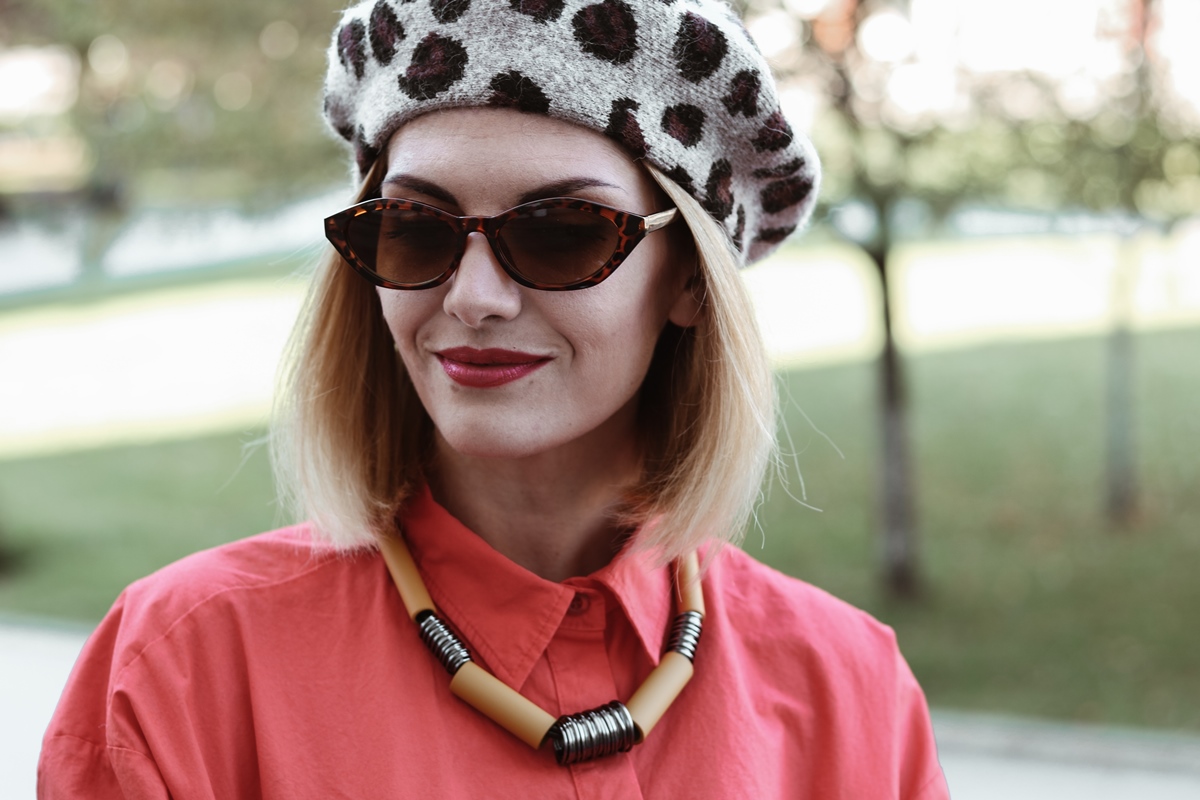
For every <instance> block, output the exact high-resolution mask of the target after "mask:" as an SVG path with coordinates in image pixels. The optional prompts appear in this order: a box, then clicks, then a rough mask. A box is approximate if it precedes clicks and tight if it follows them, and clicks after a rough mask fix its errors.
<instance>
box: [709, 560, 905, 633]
mask: <svg viewBox="0 0 1200 800" xmlns="http://www.w3.org/2000/svg"><path fill="white" fill-rule="evenodd" d="M706 584H711V586H712V588H713V589H714V593H715V594H717V595H719V596H720V598H722V600H723V603H724V605H725V606H726V608H727V609H728V611H729V612H731V613H736V614H737V615H738V616H739V617H743V618H745V619H746V620H747V621H752V622H762V623H770V625H769V627H770V629H773V630H777V631H794V632H797V633H800V634H809V635H818V636H822V638H824V635H827V634H832V635H836V637H837V638H838V639H843V638H845V639H849V640H850V641H851V642H853V643H857V644H860V645H862V646H864V647H874V646H880V645H882V646H887V647H891V646H893V644H894V642H895V635H894V634H893V633H892V629H891V628H889V627H888V626H887V625H884V624H883V623H881V622H879V621H878V620H876V619H875V618H874V617H872V616H871V615H870V614H868V613H866V612H865V611H862V610H861V609H858V608H855V607H854V606H852V605H850V604H849V603H847V602H845V601H844V600H839V599H838V598H836V597H834V596H833V595H831V594H829V593H828V592H826V591H824V590H823V589H819V588H817V587H816V586H813V585H812V584H809V583H805V582H804V581H802V580H799V579H797V578H793V577H791V576H789V575H785V574H783V573H782V572H779V571H778V570H775V569H773V568H771V567H768V566H767V565H765V564H763V563H761V562H759V561H756V560H755V559H754V558H752V557H751V556H750V555H748V554H746V553H745V552H743V551H742V550H739V549H737V548H735V547H725V548H723V549H722V551H721V552H720V554H718V555H717V557H716V558H715V559H713V563H712V565H711V568H710V570H709V577H708V579H707V580H706ZM752 627H759V626H757V625H755V626H752Z"/></svg>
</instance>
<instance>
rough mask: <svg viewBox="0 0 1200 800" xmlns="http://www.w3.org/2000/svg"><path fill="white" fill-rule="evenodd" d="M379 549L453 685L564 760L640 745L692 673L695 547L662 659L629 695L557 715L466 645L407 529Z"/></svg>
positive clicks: (699, 605)
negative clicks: (438, 602)
mask: <svg viewBox="0 0 1200 800" xmlns="http://www.w3.org/2000/svg"><path fill="white" fill-rule="evenodd" d="M380 549H381V550H382V551H383V558H384V561H385V562H386V563H387V568H388V572H389V573H391V576H392V582H393V583H394V584H396V589H397V590H398V591H399V592H400V599H401V600H403V602H404V608H405V609H406V610H407V611H408V616H409V617H411V618H412V620H413V621H414V622H415V623H417V627H418V629H419V630H420V634H421V640H422V641H423V642H425V645H426V646H427V647H428V648H429V649H430V651H431V652H432V653H433V654H434V655H435V656H436V657H437V659H438V661H440V662H441V664H442V666H443V667H445V668H446V671H447V672H449V673H450V676H451V677H450V691H451V692H453V693H454V694H455V695H457V696H458V697H459V698H461V699H462V700H464V701H465V702H466V703H468V704H469V705H471V706H473V707H474V708H475V709H477V710H478V711H480V712H481V713H482V714H483V715H484V716H486V717H489V718H490V719H491V720H493V721H494V722H496V723H497V724H498V725H500V727H502V728H504V729H505V730H507V731H509V732H510V733H512V734H513V735H514V736H516V737H517V738H518V739H520V740H521V741H523V742H525V743H526V744H528V745H529V746H530V747H532V748H534V749H535V750H536V749H538V748H540V747H541V746H542V745H543V744H545V743H546V742H547V741H549V742H550V743H551V744H552V745H553V747H554V757H555V759H556V760H557V761H558V763H559V764H564V765H565V764H575V763H578V762H580V761H589V760H591V759H594V758H600V757H602V756H608V755H613V754H615V753H624V752H626V751H628V750H629V749H630V748H632V747H633V745H635V744H639V743H640V742H642V741H643V740H644V739H645V738H646V736H647V735H649V733H650V731H651V730H652V729H653V728H654V726H655V725H656V724H658V721H659V720H660V719H661V718H662V715H663V714H664V713H665V712H666V710H667V709H668V708H669V707H670V706H671V703H672V702H674V700H675V698H676V697H677V696H678V695H679V693H680V692H681V691H682V690H683V687H684V686H686V685H687V682H688V681H689V680H691V678H692V672H693V667H692V659H693V658H695V655H696V646H697V644H698V643H699V641H700V630H701V622H702V620H703V618H704V593H703V592H702V591H701V588H700V581H699V579H698V575H699V567H698V565H697V561H696V554H695V553H694V552H693V553H689V554H688V555H686V556H685V557H683V558H682V559H680V560H679V562H678V563H677V564H676V569H675V575H676V577H675V597H676V616H675V621H674V622H673V624H672V625H671V635H670V637H669V639H668V644H667V646H666V648H665V649H664V650H663V655H662V659H661V660H660V661H659V663H658V666H657V667H655V668H654V670H653V671H652V672H651V673H650V674H649V675H648V676H647V677H646V680H645V681H644V682H643V683H642V685H641V686H640V687H638V690H637V691H636V692H634V693H633V696H632V697H630V698H629V701H628V702H627V703H622V702H621V701H619V700H613V701H612V702H611V703H607V704H605V705H603V706H600V707H599V708H593V709H590V710H588V711H581V712H579V713H577V714H565V715H563V716H561V717H559V718H558V719H555V718H554V717H553V716H551V715H550V714H548V713H547V712H546V711H544V710H543V709H542V708H540V707H539V706H537V705H536V704H534V703H533V702H532V701H530V700H528V699H526V698H525V697H523V696H522V695H521V694H520V693H519V692H517V691H516V690H515V689H512V688H511V687H509V686H508V685H507V684H506V683H504V682H503V681H501V680H500V679H499V678H497V677H495V676H494V675H492V674H491V673H490V672H487V671H486V670H484V669H483V668H482V667H480V666H479V665H478V664H476V663H475V662H474V661H472V660H471V654H470V652H469V651H468V650H467V648H466V646H465V645H464V644H463V643H462V642H461V641H459V640H458V637H456V636H455V635H454V634H453V633H452V632H451V631H450V629H449V628H448V627H447V626H446V624H445V623H444V622H442V620H440V619H439V618H438V616H437V612H436V610H435V607H434V604H433V599H432V598H431V597H430V596H429V590H428V589H426V588H425V582H424V581H423V580H422V579H421V575H420V573H419V572H418V571H417V565H416V563H414V562H413V558H412V554H411V553H409V551H408V545H406V544H405V543H404V539H403V538H402V537H401V536H398V535H397V536H389V537H387V538H385V539H383V540H382V541H381V544H380Z"/></svg>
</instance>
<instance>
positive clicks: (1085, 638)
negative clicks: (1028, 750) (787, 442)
mask: <svg viewBox="0 0 1200 800" xmlns="http://www.w3.org/2000/svg"><path fill="white" fill-rule="evenodd" d="M1198 356H1200V331H1195V330H1191V331H1183V332H1172V333H1159V334H1153V335H1143V336H1141V337H1139V338H1138V385H1137V389H1136V403H1137V423H1138V425H1137V437H1138V449H1139V460H1140V465H1139V469H1140V478H1141V513H1140V516H1139V519H1138V521H1137V523H1136V524H1135V525H1134V526H1133V527H1132V528H1131V529H1129V530H1116V529H1113V528H1112V527H1111V526H1110V525H1109V524H1108V523H1107V522H1106V520H1105V517H1104V514H1103V509H1104V504H1103V486H1104V463H1103V452H1104V451H1103V441H1104V438H1103V437H1104V408H1103V404H1102V401H1101V398H1102V397H1103V377H1104V343H1103V342H1102V341H1100V340H1095V339H1085V340H1072V341H1062V342H1046V343H1036V344H1022V345H1012V344H1006V345H996V346H992V347H986V348H977V349H972V350H968V351H961V352H949V353H942V354H936V355H926V356H923V357H920V358H915V359H911V360H910V361H909V367H910V372H909V377H910V386H911V389H912V395H913V402H912V422H913V433H914V440H915V451H916V470H915V471H916V476H917V480H918V484H919V499H918V504H917V506H918V511H917V514H918V518H919V525H920V533H921V555H922V559H923V560H922V565H921V566H922V569H923V577H924V595H923V597H922V598H921V599H920V600H918V601H917V602H907V603H902V602H897V601H893V600H889V599H888V598H887V597H886V596H885V595H884V593H883V592H882V591H881V590H880V588H879V582H878V573H877V571H876V568H875V565H876V564H877V559H876V554H877V545H876V539H875V538H874V530H875V520H876V517H875V506H874V504H873V500H872V489H873V486H874V481H875V474H874V471H873V470H874V463H875V462H874V456H875V453H876V440H875V418H874V410H873V397H874V395H873V382H872V376H871V374H870V373H869V372H868V371H867V370H866V369H864V368H862V367H859V366H847V367H838V368H830V369H822V370H811V371H797V372H793V373H791V374H789V375H786V376H784V383H785V386H786V387H787V389H788V391H789V392H790V394H791V395H792V397H793V398H794V400H795V402H796V403H798V404H799V405H800V406H801V407H803V408H804V409H805V411H806V412H807V413H808V415H809V416H810V417H811V418H812V419H813V421H814V422H815V424H816V425H817V426H818V427H820V428H821V429H822V430H823V431H824V433H825V434H827V435H828V436H829V437H830V438H832V439H833V441H834V442H835V443H836V444H837V445H838V446H839V447H840V448H841V449H842V451H843V452H844V453H845V459H844V460H843V459H841V458H839V457H838V456H837V454H836V453H835V452H834V451H833V449H832V447H831V446H830V445H829V444H828V443H826V442H825V441H824V440H823V439H822V438H821V437H820V436H818V435H817V434H816V433H815V432H814V431H813V428H812V427H811V426H809V425H808V424H807V423H805V422H803V421H800V422H796V421H793V422H792V423H791V428H792V432H793V437H794V438H795V440H796V450H797V451H798V454H797V461H798V462H799V464H800V467H801V471H802V473H803V474H804V476H805V478H806V483H807V488H808V499H809V501H810V502H811V503H812V504H813V505H816V506H819V507H821V508H822V509H823V511H822V512H821V513H815V512H808V511H803V510H802V511H797V510H796V508H795V504H794V503H793V502H792V501H791V500H790V499H789V498H788V497H787V496H786V494H785V493H784V492H783V491H781V490H780V489H779V487H778V486H776V487H775V488H774V490H773V491H772V493H771V496H770V498H769V500H768V502H767V503H766V505H765V507H764V508H763V510H762V514H761V518H762V524H763V528H764V530H765V538H766V547H765V549H764V548H761V542H762V534H759V533H757V532H753V531H752V532H751V533H750V535H749V536H748V537H747V543H746V548H747V549H748V550H749V551H750V552H752V553H756V554H758V555H759V556H760V557H762V558H763V559H764V560H766V561H768V562H769V563H772V564H774V565H775V566H777V567H779V568H780V569H783V570H784V571H786V572H789V573H791V574H794V575H798V576H800V577H803V578H805V579H806V580H809V581H811V582H812V583H815V584H817V585H820V586H822V587H824V588H826V589H829V590H830V591H831V592H833V593H834V594H836V595H838V596H840V597H843V598H845V599H847V600H849V601H850V602H852V603H854V604H856V605H858V606H860V607H863V608H865V609H867V610H868V611H870V612H871V613H873V614H875V615H876V616H877V617H879V618H880V619H883V620H884V621H886V622H888V623H889V624H891V625H893V626H894V627H895V628H896V630H897V633H898V635H899V638H900V643H901V647H902V649H903V650H904V652H905V654H906V655H907V657H908V659H909V662H910V663H911V665H912V667H913V670H914V672H916V674H917V676H918V677H919V678H920V679H921V682H922V684H923V685H924V687H925V689H926V691H927V693H928V695H929V697H930V700H931V702H932V703H934V704H935V705H939V706H945V707H958V708H972V709H986V710H994V711H1005V712H1011V713H1020V714H1031V715H1038V716H1048V717H1056V718H1063V719H1072V720H1083V721H1105V722H1116V723H1122V724H1133V725H1149V726H1160V727H1172V728H1190V729H1193V730H1195V729H1200V636H1198V635H1197V630H1198V628H1197V623H1196V617H1197V615H1198V614H1200V580H1198V579H1197V567H1198V566H1200V455H1198V454H1200V419H1197V414H1196V411H1197V408H1198V407H1197V405H1196V399H1195V398H1197V397H1200V357H1198ZM795 484H796V482H795V480H794V479H793V480H792V491H793V492H795V491H796V485H795Z"/></svg>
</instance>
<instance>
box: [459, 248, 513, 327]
mask: <svg viewBox="0 0 1200 800" xmlns="http://www.w3.org/2000/svg"><path fill="white" fill-rule="evenodd" d="M447 283H448V284H449V286H450V290H449V291H448V292H446V298H445V300H444V301H443V303H442V310H444V311H445V312H446V313H447V314H449V315H450V316H452V317H454V318H455V319H457V320H459V321H460V322H462V323H463V324H464V325H466V326H468V327H470V328H480V327H482V326H484V325H486V324H488V323H489V322H498V321H504V320H510V319H513V318H514V317H516V316H517V314H519V313H521V286H520V285H519V284H518V283H517V282H516V281H514V280H513V279H512V278H510V277H508V273H507V272H505V271H504V267H502V266H500V262H499V261H497V260H496V254H495V253H493V252H492V247H491V243H490V242H488V240H487V237H486V236H484V235H483V234H482V233H478V232H476V233H471V234H468V235H467V244H466V248H465V249H464V250H463V257H462V261H461V262H460V263H459V265H458V269H457V270H455V271H454V274H453V275H452V276H450V280H449V281H448V282H447Z"/></svg>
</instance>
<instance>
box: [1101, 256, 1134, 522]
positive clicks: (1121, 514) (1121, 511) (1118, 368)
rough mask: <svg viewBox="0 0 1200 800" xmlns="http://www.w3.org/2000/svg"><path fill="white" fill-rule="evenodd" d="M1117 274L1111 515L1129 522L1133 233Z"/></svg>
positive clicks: (1110, 382) (1109, 391)
mask: <svg viewBox="0 0 1200 800" xmlns="http://www.w3.org/2000/svg"><path fill="white" fill-rule="evenodd" d="M1118 247H1119V248H1120V249H1119V251H1118V259H1119V260H1118V263H1117V269H1116V273H1115V275H1114V279H1113V298H1112V303H1113V327H1112V331H1111V332H1110V333H1109V336H1108V346H1107V348H1106V349H1107V353H1106V355H1107V370H1106V376H1105V377H1106V381H1107V387H1106V395H1107V398H1108V403H1107V406H1108V408H1107V411H1108V414H1107V426H1106V427H1107V431H1106V439H1107V443H1106V444H1107V446H1106V451H1107V470H1106V472H1107V498H1106V506H1107V510H1108V518H1109V521H1110V522H1111V523H1112V524H1113V525H1114V526H1116V527H1119V528H1128V527H1130V526H1131V525H1132V524H1133V523H1134V520H1135V518H1136V516H1137V509H1138V502H1137V496H1138V488H1137V464H1136V459H1137V453H1136V446H1135V442H1134V425H1135V422H1134V412H1133V407H1134V398H1133V391H1134V390H1133V384H1134V377H1135V375H1134V372H1135V370H1134V367H1135V363H1134V361H1135V360H1134V343H1133V331H1132V330H1131V328H1132V324H1133V293H1134V285H1135V283H1136V278H1137V266H1138V264H1137V253H1136V251H1135V249H1134V242H1133V239H1132V237H1130V236H1124V237H1122V240H1121V243H1120V245H1118Z"/></svg>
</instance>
